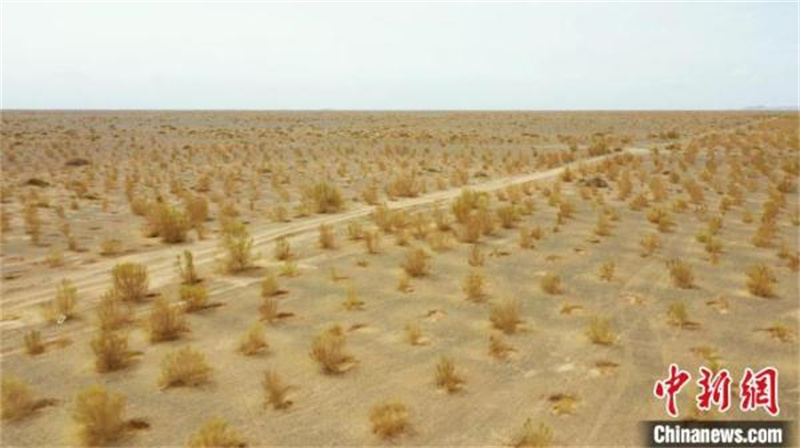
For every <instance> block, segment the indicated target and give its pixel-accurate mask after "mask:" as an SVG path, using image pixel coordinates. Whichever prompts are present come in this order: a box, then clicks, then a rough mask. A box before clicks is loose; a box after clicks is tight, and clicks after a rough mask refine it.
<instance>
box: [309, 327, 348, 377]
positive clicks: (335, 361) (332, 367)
mask: <svg viewBox="0 0 800 448" xmlns="http://www.w3.org/2000/svg"><path fill="white" fill-rule="evenodd" d="M346 342H347V340H346V338H345V334H344V330H343V329H342V327H341V326H340V325H338V324H336V325H332V326H330V327H329V328H328V329H326V330H325V331H323V332H321V333H319V334H318V335H317V336H315V337H314V340H313V341H312V343H311V357H312V358H313V359H314V360H316V361H317V362H318V363H319V364H320V366H321V367H322V370H323V372H324V373H327V374H339V373H344V372H345V371H347V370H348V369H349V368H350V367H351V366H352V365H353V362H354V361H355V359H354V358H353V357H352V356H351V355H349V354H347V353H346V352H345V343H346Z"/></svg>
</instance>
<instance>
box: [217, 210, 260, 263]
mask: <svg viewBox="0 0 800 448" xmlns="http://www.w3.org/2000/svg"><path fill="white" fill-rule="evenodd" d="M221 242H222V248H223V250H224V251H225V258H224V260H223V267H224V269H225V271H226V272H228V273H230V274H235V273H237V272H241V271H244V270H246V269H249V268H250V267H252V266H253V262H254V261H255V255H254V254H253V238H252V237H250V232H248V231H247V228H246V227H245V226H244V224H242V223H239V222H235V223H232V224H231V225H230V227H229V228H228V229H227V230H225V231H224V233H223V235H222V240H221Z"/></svg>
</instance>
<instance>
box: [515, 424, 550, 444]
mask: <svg viewBox="0 0 800 448" xmlns="http://www.w3.org/2000/svg"><path fill="white" fill-rule="evenodd" d="M552 444H553V430H552V429H551V428H550V427H549V426H547V425H546V424H544V423H539V426H537V427H534V426H533V420H531V419H530V418H528V419H527V420H525V425H524V426H523V427H522V432H521V433H520V434H519V435H518V436H516V437H515V438H514V440H513V441H512V443H511V445H512V446H514V447H517V448H546V447H549V446H551V445H552Z"/></svg>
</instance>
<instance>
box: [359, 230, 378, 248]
mask: <svg viewBox="0 0 800 448" xmlns="http://www.w3.org/2000/svg"><path fill="white" fill-rule="evenodd" d="M363 238H364V246H366V248H367V252H368V253H370V254H377V253H379V252H380V245H381V234H380V232H378V231H377V230H373V231H371V232H366V233H364V234H363Z"/></svg>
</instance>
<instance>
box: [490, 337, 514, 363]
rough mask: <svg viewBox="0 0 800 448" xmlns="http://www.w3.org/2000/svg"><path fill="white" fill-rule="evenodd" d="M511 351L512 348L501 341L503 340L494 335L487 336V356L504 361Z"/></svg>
mask: <svg viewBox="0 0 800 448" xmlns="http://www.w3.org/2000/svg"><path fill="white" fill-rule="evenodd" d="M512 351H514V347H512V346H511V344H509V343H507V342H505V341H503V338H501V337H500V336H498V335H496V334H491V335H489V355H491V356H493V357H494V358H497V359H506V358H507V357H508V355H509V353H511V352H512Z"/></svg>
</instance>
